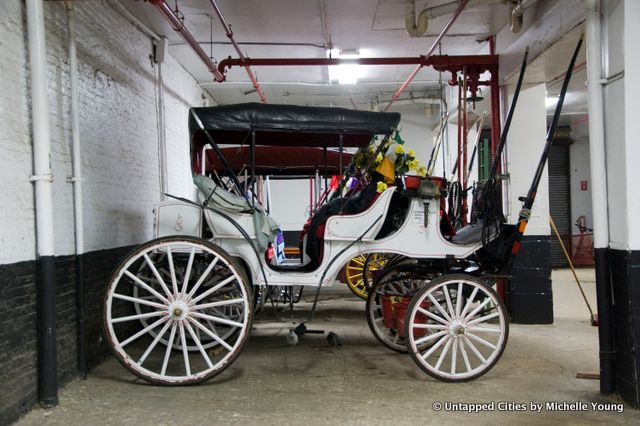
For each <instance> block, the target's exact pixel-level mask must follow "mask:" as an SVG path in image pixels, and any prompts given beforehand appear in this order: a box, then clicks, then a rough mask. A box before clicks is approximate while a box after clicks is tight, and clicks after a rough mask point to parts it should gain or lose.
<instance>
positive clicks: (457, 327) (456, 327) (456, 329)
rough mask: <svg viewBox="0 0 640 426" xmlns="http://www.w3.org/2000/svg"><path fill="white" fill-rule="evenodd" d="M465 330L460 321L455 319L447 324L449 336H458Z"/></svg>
mask: <svg viewBox="0 0 640 426" xmlns="http://www.w3.org/2000/svg"><path fill="white" fill-rule="evenodd" d="M465 332H466V328H465V326H464V324H463V323H462V321H459V320H455V321H453V322H452V323H451V325H450V326H449V334H451V336H453V337H460V336H462V335H464V333H465Z"/></svg>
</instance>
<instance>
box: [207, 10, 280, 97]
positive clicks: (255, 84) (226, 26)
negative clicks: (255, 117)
mask: <svg viewBox="0 0 640 426" xmlns="http://www.w3.org/2000/svg"><path fill="white" fill-rule="evenodd" d="M209 3H211V6H212V7H213V10H214V11H215V12H216V15H218V18H219V19H220V23H221V24H222V26H223V27H224V32H225V34H226V35H227V37H229V40H230V41H231V44H232V45H233V48H234V49H236V52H237V53H238V56H239V57H240V60H241V61H242V66H243V67H244V69H245V71H246V72H247V75H248V76H249V79H250V80H251V83H252V84H253V88H254V89H256V92H258V96H260V100H261V101H262V102H263V103H265V104H266V103H267V97H266V96H265V95H264V92H263V91H262V88H261V87H260V84H259V83H258V79H257V78H256V76H255V75H254V74H253V72H252V71H251V68H250V67H249V64H247V62H246V58H245V56H244V54H243V53H242V50H241V49H240V46H238V43H236V41H235V40H234V38H233V31H231V27H230V26H229V24H227V21H226V20H225V19H224V16H223V15H222V11H220V8H219V7H218V3H216V0H209Z"/></svg>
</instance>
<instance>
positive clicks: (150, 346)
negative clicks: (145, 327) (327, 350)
mask: <svg viewBox="0 0 640 426" xmlns="http://www.w3.org/2000/svg"><path fill="white" fill-rule="evenodd" d="M170 326H171V321H167V323H166V324H165V325H164V327H162V330H160V333H158V334H157V335H156V338H155V339H153V342H151V344H150V345H149V347H148V348H147V350H146V351H144V354H142V356H141V357H140V359H139V360H138V365H142V363H143V362H144V361H145V360H146V359H147V357H148V356H149V354H150V353H151V351H152V350H153V349H154V348H155V347H156V345H157V344H158V342H159V341H160V339H162V336H164V333H166V332H167V330H168V329H169V327H170Z"/></svg>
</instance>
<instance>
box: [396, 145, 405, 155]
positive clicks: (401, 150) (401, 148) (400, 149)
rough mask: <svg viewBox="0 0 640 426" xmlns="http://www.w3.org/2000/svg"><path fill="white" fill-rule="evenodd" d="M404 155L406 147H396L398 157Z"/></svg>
mask: <svg viewBox="0 0 640 426" xmlns="http://www.w3.org/2000/svg"><path fill="white" fill-rule="evenodd" d="M402 154H404V147H403V146H402V145H398V146H396V155H402Z"/></svg>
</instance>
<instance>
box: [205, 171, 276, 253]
mask: <svg viewBox="0 0 640 426" xmlns="http://www.w3.org/2000/svg"><path fill="white" fill-rule="evenodd" d="M193 182H194V184H195V185H196V187H197V188H198V190H199V194H198V195H199V198H200V200H201V201H204V200H206V199H207V198H209V201H208V203H207V205H208V206H209V207H211V208H213V209H217V210H222V211H223V212H224V213H227V215H228V216H231V218H232V219H233V220H234V221H235V222H236V223H238V224H239V225H240V226H241V227H242V228H243V229H244V230H245V232H247V234H249V237H250V238H251V240H255V241H256V242H257V244H258V249H259V251H264V250H266V249H267V246H268V245H269V243H270V242H272V241H273V240H274V239H275V237H276V234H277V233H278V230H279V229H280V226H279V225H278V223H277V222H276V221H275V220H273V218H272V217H270V216H267V214H266V212H265V211H264V210H263V209H262V207H260V206H259V205H256V206H255V207H254V206H252V205H251V204H250V203H249V200H247V199H246V198H244V197H241V196H239V195H236V194H233V193H232V192H229V191H227V190H226V189H224V188H223V187H221V186H220V185H218V184H217V183H215V182H214V181H213V180H212V179H211V178H209V177H207V176H202V175H197V176H195V177H194V178H193ZM212 193H213V195H211V194H212ZM210 195H211V196H210ZM209 196H210V197H209ZM205 218H206V220H207V223H208V225H209V227H210V228H211V231H212V232H213V235H214V237H217V238H225V237H226V238H243V237H242V235H241V234H240V232H239V231H238V230H237V229H236V228H235V226H233V225H232V224H231V223H229V221H227V220H226V219H221V218H219V217H217V218H215V213H214V212H212V211H210V210H205ZM214 218H215V220H214Z"/></svg>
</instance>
